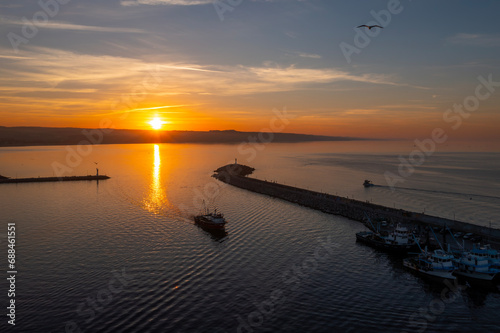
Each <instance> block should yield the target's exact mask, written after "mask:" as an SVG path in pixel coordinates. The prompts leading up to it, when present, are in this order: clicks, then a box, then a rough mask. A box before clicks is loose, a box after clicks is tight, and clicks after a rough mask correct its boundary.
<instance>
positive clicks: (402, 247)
mask: <svg viewBox="0 0 500 333" xmlns="http://www.w3.org/2000/svg"><path fill="white" fill-rule="evenodd" d="M356 240H357V241H359V242H362V243H365V244H368V245H370V246H373V247H375V248H377V249H380V250H384V251H388V252H393V253H400V254H405V253H408V252H410V251H416V250H418V246H419V245H418V243H417V241H418V240H415V239H414V238H412V237H411V233H410V232H409V231H408V228H406V227H404V226H402V225H400V224H398V225H397V226H396V228H394V230H393V231H392V232H391V233H390V234H389V235H388V236H382V235H381V234H380V233H378V232H372V231H362V232H358V233H357V234H356Z"/></svg>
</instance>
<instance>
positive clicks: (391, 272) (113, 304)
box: [0, 142, 500, 333]
mask: <svg viewBox="0 0 500 333" xmlns="http://www.w3.org/2000/svg"><path fill="white" fill-rule="evenodd" d="M76 148H77V147H74V146H73V147H70V150H68V148H67V147H63V146H61V147H22V148H0V174H1V175H4V176H9V177H16V176H17V177H33V176H35V177H37V176H52V175H53V174H55V172H56V171H55V170H54V165H56V166H57V167H58V168H59V169H60V170H64V171H65V174H66V175H85V174H95V172H96V170H95V169H96V167H97V168H99V173H100V174H107V175H109V176H111V177H112V178H111V179H109V180H105V181H100V182H99V183H97V182H60V183H59V182H58V183H30V184H4V185H1V186H0V214H1V219H0V220H1V228H2V229H3V230H2V232H1V235H2V238H0V239H1V244H2V246H1V247H2V248H3V250H2V251H1V252H2V253H4V254H3V255H4V258H5V260H2V262H3V263H4V264H3V268H2V271H3V273H2V275H3V276H4V278H2V280H3V281H4V282H3V283H2V284H1V285H0V287H1V288H2V289H1V291H0V295H2V297H1V298H0V299H1V304H2V308H3V309H4V310H3V312H4V314H3V315H2V318H3V319H2V320H1V321H0V331H1V332H7V330H6V329H11V327H10V325H8V323H7V320H9V318H8V317H7V316H6V314H7V309H6V307H7V306H8V303H7V302H8V301H9V299H10V298H8V297H7V291H8V289H9V285H8V284H7V281H6V278H7V277H8V274H7V273H6V272H7V270H8V268H7V261H6V259H7V244H6V240H7V237H6V234H7V224H8V223H15V226H16V231H17V232H16V260H17V262H16V269H17V272H18V273H17V275H16V291H15V305H16V321H15V323H16V326H15V329H14V330H12V331H18V332H207V333H208V332H211V333H212V332H213V333H223V332H227V333H229V332H234V333H237V332H245V333H251V332H493V331H497V332H498V331H500V321H499V319H498V314H499V313H500V291H499V290H498V288H497V287H493V288H488V289H484V288H476V287H469V286H460V285H459V286H453V285H451V286H446V285H442V284H439V283H438V284H436V283H432V282H429V281H426V280H424V279H422V278H420V277H417V276H415V275H413V274H412V273H411V272H408V271H406V270H405V269H403V267H402V262H401V258H396V257H392V256H389V255H387V254H384V253H380V252H378V251H376V250H374V249H372V248H369V247H366V246H363V245H362V244H358V243H356V242H355V233H356V232H357V231H360V230H364V227H363V225H361V224H360V223H359V222H355V221H351V220H348V219H345V218H342V217H338V216H333V215H327V214H323V213H321V212H318V211H314V210H311V209H308V208H305V207H301V206H298V205H295V204H291V203H288V202H284V201H281V200H278V199H273V198H271V197H267V196H263V195H259V194H255V193H250V192H246V191H244V190H241V189H238V188H234V187H231V186H228V185H223V184H222V183H219V182H217V181H216V180H214V179H213V178H212V177H211V174H212V171H213V170H214V169H216V168H218V167H219V166H222V165H225V164H227V163H230V162H231V163H232V162H233V161H234V159H235V158H237V159H238V162H239V163H241V164H247V165H250V166H253V167H255V168H256V171H255V173H254V174H253V175H252V177H257V178H260V179H267V180H274V181H278V182H281V183H285V184H288V185H296V186H300V187H305V188H309V189H313V190H317V191H323V192H328V193H332V194H338V195H343V196H348V197H350V198H351V197H352V198H356V199H360V200H368V201H371V202H376V203H380V204H384V205H388V206H394V207H397V208H404V209H409V210H414V211H422V212H424V211H425V212H426V213H428V214H433V215H438V216H443V217H447V218H455V219H457V220H462V221H468V222H471V223H475V224H480V225H490V224H491V225H492V226H493V227H497V228H500V209H499V207H500V190H499V189H500V186H499V185H500V184H499V183H500V153H488V152H465V153H464V152H461V153H457V152H436V153H434V154H433V155H431V156H425V157H424V159H423V160H422V161H421V162H422V163H421V165H419V166H414V169H413V170H412V172H409V171H408V170H406V171H407V172H406V174H405V177H401V174H399V173H398V168H400V167H401V163H402V162H401V158H405V159H407V158H409V154H410V153H411V152H412V150H414V149H415V148H414V147H413V145H412V144H410V143H397V142H327V143H304V144H269V145H266V146H263V145H262V146H253V147H250V146H246V147H242V146H239V145H187V144H177V145H176V144H161V145H152V144H151V145H150V144H143V145H102V146H93V147H80V152H79V153H78V152H77V153H76V154H75V153H74V151H75V150H76ZM84 148H86V149H84ZM71 151H73V152H71ZM96 163H97V164H96ZM386 172H391V173H392V174H394V175H399V176H400V177H401V179H399V180H400V181H399V182H398V183H397V184H396V188H395V189H394V190H393V189H391V188H390V187H389V184H388V183H387V180H386V176H384V174H386ZM365 179H370V180H372V181H373V183H375V184H376V185H378V186H375V187H372V188H366V189H365V188H364V187H363V186H362V183H363V181H364V180H365ZM203 201H205V203H206V204H207V205H208V206H209V207H217V208H218V209H219V210H220V211H221V212H223V213H224V214H225V216H226V218H227V220H228V225H227V227H226V231H227V234H225V235H213V234H209V233H207V232H206V231H204V230H202V229H200V228H199V227H197V226H196V225H194V224H193V222H192V216H193V215H194V214H196V213H199V212H200V210H201V209H202V206H203Z"/></svg>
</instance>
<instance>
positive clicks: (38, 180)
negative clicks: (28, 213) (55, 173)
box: [0, 175, 110, 184]
mask: <svg viewBox="0 0 500 333" xmlns="http://www.w3.org/2000/svg"><path fill="white" fill-rule="evenodd" d="M109 178H110V177H109V176H105V175H101V176H98V175H87V176H67V177H37V178H6V177H2V178H0V184H15V183H42V182H74V181H82V180H105V179H109Z"/></svg>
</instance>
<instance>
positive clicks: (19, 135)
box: [0, 126, 369, 147]
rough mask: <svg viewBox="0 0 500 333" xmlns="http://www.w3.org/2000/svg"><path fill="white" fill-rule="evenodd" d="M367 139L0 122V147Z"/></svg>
mask: <svg viewBox="0 0 500 333" xmlns="http://www.w3.org/2000/svg"><path fill="white" fill-rule="evenodd" d="M354 140H369V139H366V138H353V137H341V136H323V135H309V134H294V133H267V132H239V131H235V130H224V131H218V130H212V131H153V130H129V129H88V128H71V127H68V128H60V127H4V126H0V147H19V146H57V145H78V144H129V143H130V144H133V143H208V144H213V143H229V144H231V143H243V142H248V143H257V144H261V143H270V142H276V143H294V142H312V141H354Z"/></svg>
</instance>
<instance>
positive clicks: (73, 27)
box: [2, 18, 146, 33]
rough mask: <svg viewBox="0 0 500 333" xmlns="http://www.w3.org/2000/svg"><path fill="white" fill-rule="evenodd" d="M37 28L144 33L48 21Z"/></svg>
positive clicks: (9, 20) (14, 21)
mask: <svg viewBox="0 0 500 333" xmlns="http://www.w3.org/2000/svg"><path fill="white" fill-rule="evenodd" d="M2 23H4V24H11V25H20V26H23V25H25V23H24V22H23V21H22V20H20V19H12V18H5V19H4V20H3V21H2ZM37 27H38V28H45V29H57V30H76V31H98V32H120V33H146V31H144V30H141V29H134V28H122V27H100V26H94V25H81V24H73V23H68V22H57V21H48V22H46V23H43V24H40V25H39V26H37Z"/></svg>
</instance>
